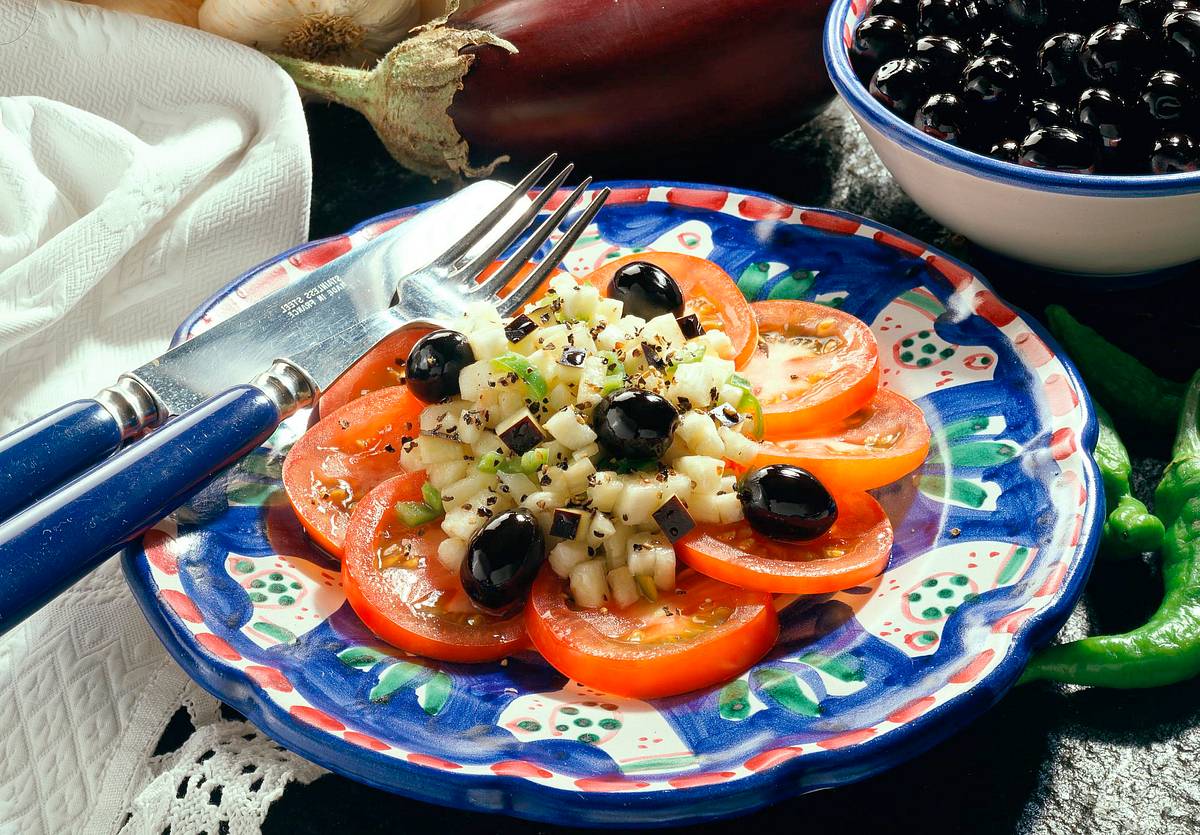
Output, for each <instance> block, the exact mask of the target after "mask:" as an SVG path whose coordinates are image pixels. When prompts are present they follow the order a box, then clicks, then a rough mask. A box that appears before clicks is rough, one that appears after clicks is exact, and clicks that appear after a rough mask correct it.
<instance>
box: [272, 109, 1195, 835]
mask: <svg viewBox="0 0 1200 835" xmlns="http://www.w3.org/2000/svg"><path fill="white" fill-rule="evenodd" d="M308 111H309V125H310V130H311V133H312V151H313V168H314V172H313V173H314V183H313V211H312V227H311V237H313V238H320V237H324V236H327V235H333V234H337V233H339V232H342V231H344V230H345V229H347V228H349V227H350V226H353V225H354V224H356V223H358V222H359V221H361V220H364V219H366V218H368V217H371V216H373V215H376V214H380V213H382V212H386V211H390V210H392V209H395V208H399V207H401V206H407V205H411V204H413V203H419V202H423V201H426V200H430V199H434V198H437V197H440V196H444V195H445V194H448V193H449V192H450V191H452V190H453V189H454V187H455V186H454V184H452V183H448V182H446V183H441V184H431V183H429V182H428V181H427V180H424V179H422V178H418V177H414V176H413V175H411V174H408V173H406V172H404V171H403V170H401V169H400V168H399V167H398V166H397V165H396V164H395V163H394V162H393V161H392V160H391V159H390V158H389V157H388V156H387V154H386V153H385V152H384V151H383V150H382V148H381V146H380V145H379V143H378V142H377V140H376V139H375V137H374V135H373V134H372V133H371V131H370V129H369V128H368V127H367V125H366V123H365V122H364V121H363V120H362V119H361V117H359V116H358V115H357V114H354V113H351V112H350V111H346V110H342V109H340V108H334V107H327V106H323V105H316V106H310V107H309V108H308ZM587 171H588V173H591V174H594V175H597V177H598V178H600V177H604V178H609V179H635V178H647V179H650V178H656V179H678V180H687V181H694V182H708V183H719V184H722V185H728V186H740V187H743V188H751V189H757V190H760V191H765V192H769V193H772V194H775V195H778V196H779V197H782V198H785V199H787V200H790V201H793V202H796V203H799V204H803V205H811V206H828V207H832V208H837V209H844V210H847V211H851V212H857V213H859V214H863V215H866V216H868V217H871V218H874V219H876V220H879V221H882V222H883V223H886V224H889V225H891V226H894V227H896V228H898V229H901V230H903V231H905V232H907V233H909V234H911V235H913V236H915V237H917V238H920V239H922V240H924V241H926V242H928V243H930V244H933V245H935V246H938V247H941V248H942V249H945V250H948V251H950V252H952V253H953V254H955V255H958V256H960V257H962V258H964V259H965V260H967V261H969V262H970V263H972V264H974V265H975V266H977V267H979V268H980V269H981V271H982V272H983V273H984V274H985V275H986V276H987V277H988V278H989V279H990V280H991V282H992V283H993V284H994V285H995V287H996V289H997V291H998V292H999V294H1000V295H1001V296H1003V297H1004V298H1005V299H1007V300H1008V301H1010V302H1012V303H1014V304H1016V305H1018V306H1020V307H1022V308H1023V309H1025V310H1026V311H1028V312H1030V313H1032V314H1034V315H1038V316H1040V315H1041V311H1042V310H1043V309H1044V308H1045V306H1046V305H1047V304H1050V303H1053V302H1057V303H1062V304H1065V305H1066V306H1067V307H1068V308H1069V309H1070V310H1071V311H1072V312H1074V313H1075V314H1076V315H1077V316H1078V317H1079V318H1080V319H1082V320H1083V321H1085V322H1087V323H1088V324H1091V325H1093V326H1094V327H1096V328H1098V329H1099V330H1100V331H1101V332H1102V333H1104V334H1105V335H1106V336H1107V337H1108V338H1109V339H1111V340H1112V341H1114V342H1116V343H1118V344H1119V345H1121V346H1122V347H1124V348H1125V349H1126V350H1129V351H1130V352H1132V353H1134V354H1135V355H1137V356H1138V357H1140V358H1141V359H1142V360H1143V361H1145V362H1146V363H1147V364H1148V365H1150V366H1151V367H1152V368H1154V369H1155V370H1157V371H1159V372H1160V373H1162V374H1164V375H1166V376H1170V377H1173V378H1175V379H1179V380H1186V379H1187V378H1188V377H1189V376H1190V375H1191V373H1192V372H1194V371H1195V370H1196V369H1197V368H1198V367H1200V269H1190V270H1184V271H1181V272H1180V273H1179V274H1178V275H1176V276H1175V277H1173V278H1171V279H1170V280H1168V281H1166V282H1163V283H1160V284H1157V285H1155V286H1153V287H1150V288H1143V289H1131V290H1123V291H1108V292H1098V291H1096V290H1094V289H1092V287H1091V286H1090V285H1089V281H1088V280H1087V279H1069V280H1063V279H1053V278H1052V277H1048V276H1045V275H1040V274H1038V273H1036V272H1033V271H1031V270H1027V269H1023V268H1013V267H1011V266H1002V265H999V264H996V263H993V262H991V261H990V260H989V259H988V258H987V257H986V255H984V254H983V253H980V252H977V251H975V250H974V249H972V248H971V247H970V246H969V245H967V244H966V243H965V242H964V241H963V240H962V239H961V238H957V237H956V236H954V235H952V234H951V233H950V232H948V231H947V230H945V229H944V228H942V227H940V226H939V225H938V224H937V223H936V222H935V221H933V220H932V219H931V218H929V217H928V216H926V215H925V214H924V213H922V212H921V210H920V209H918V208H917V207H916V206H915V205H914V204H913V203H912V202H911V201H910V200H909V199H908V198H907V197H905V195H904V194H903V192H901V191H900V189H899V187H898V186H897V185H896V184H895V183H894V182H893V181H892V180H891V178H890V177H889V176H888V173H887V171H886V170H885V169H884V168H883V166H882V165H881V164H880V163H879V161H878V160H877V159H876V158H875V155H874V153H873V152H872V151H871V149H870V146H869V145H868V144H867V142H866V140H865V139H864V138H863V136H862V134H861V133H860V132H859V130H858V128H857V126H856V125H855V124H854V123H853V121H852V119H851V118H850V116H849V114H848V112H847V111H846V110H845V108H844V107H842V106H841V105H840V104H838V103H835V104H834V105H833V106H831V107H830V108H829V110H827V111H826V112H825V113H824V114H822V115H821V116H819V117H817V119H815V120H814V121H813V122H811V123H810V124H809V125H808V126H806V127H804V128H802V129H800V130H798V131H796V132H795V133H793V134H791V135H789V136H787V137H785V138H784V139H782V140H780V141H777V142H775V143H773V144H771V145H769V146H768V145H766V144H759V145H753V146H750V147H742V148H740V149H738V150H724V151H705V152H688V151H687V149H679V148H672V149H664V153H663V154H662V155H661V157H660V158H657V159H648V160H645V161H641V162H635V163H629V162H625V163H620V162H602V163H598V164H589V165H588V167H587ZM503 173H504V172H501V174H503ZM1126 434H1127V435H1129V437H1127V438H1126V440H1127V442H1129V444H1130V446H1131V447H1133V448H1135V451H1136V453H1137V454H1135V464H1136V470H1137V471H1136V474H1135V489H1136V490H1137V492H1138V493H1139V495H1140V497H1141V498H1142V499H1144V500H1147V501H1148V500H1149V498H1150V494H1151V493H1152V492H1153V488H1154V485H1155V484H1156V482H1157V478H1158V473H1159V471H1160V470H1161V467H1162V465H1163V463H1164V462H1163V460H1162V459H1163V458H1165V457H1166V454H1167V453H1166V450H1164V449H1155V448H1154V447H1153V446H1151V445H1149V444H1148V443H1147V442H1146V441H1145V439H1141V438H1138V437H1136V435H1135V433H1129V432H1127V433H1126ZM1159 595H1160V586H1159V580H1158V576H1157V569H1156V567H1155V564H1154V561H1153V560H1152V559H1151V558H1149V557H1146V558H1145V559H1143V560H1133V561H1131V562H1127V563H1120V564H1098V565H1097V567H1096V569H1095V570H1094V571H1093V575H1092V579H1091V581H1090V583H1089V586H1088V591H1087V594H1086V595H1085V597H1084V599H1083V601H1082V603H1081V604H1080V606H1079V607H1078V609H1077V611H1076V612H1075V613H1074V614H1073V615H1072V617H1071V620H1070V622H1069V623H1068V625H1067V626H1066V628H1065V629H1064V630H1063V637H1064V638H1074V637H1079V636H1082V635H1083V634H1085V633H1086V632H1088V631H1093V632H1098V631H1106V632H1108V631H1114V630H1117V631H1119V630H1124V629H1128V628H1131V627H1133V626H1137V625H1139V624H1141V623H1142V622H1143V621H1144V619H1145V618H1146V616H1147V615H1148V614H1149V612H1151V611H1152V610H1153V608H1154V607H1155V606H1156V604H1157V602H1158V598H1159ZM1198 762H1200V682H1197V681H1194V682H1190V683H1187V684H1181V685H1177V686H1174V687H1168V688H1161V689H1157V690H1141V691H1139V690H1131V691H1102V690H1081V689H1063V688H1057V687H1054V686H1052V685H1046V684H1037V685H1031V686H1027V687H1020V688H1018V689H1016V690H1014V691H1013V692H1011V693H1009V694H1008V695H1007V696H1005V697H1004V699H1003V700H1002V701H1001V702H1000V703H999V704H998V705H997V706H996V707H995V708H994V709H993V710H991V711H990V712H988V713H987V714H986V715H984V716H983V717H981V718H980V719H978V720H977V721H976V722H974V723H973V724H972V725H970V726H969V727H968V728H966V729H965V730H963V731H961V732H959V733H957V734H956V735H954V736H953V737H952V738H951V739H950V740H948V741H947V742H944V743H942V744H941V745H939V746H937V747H935V748H934V749H933V750H931V751H929V752H928V753H926V754H924V755H922V756H920V757H918V758H917V759H915V760H912V761H910V762H908V763H906V764H904V765H902V766H900V767H898V768H895V769H893V770H891V771H889V772H887V773H885V774H882V775H879V776H877V777H874V778H872V779H869V780H866V781H864V782H862V783H858V784H855V785H852V786H846V787H843V788H840V789H835V790H831V791H825V792H819V793H817V794H812V795H808V796H805V797H800V798H793V799H787V800H781V801H780V802H779V803H778V804H776V805H774V806H772V807H770V808H768V809H765V810H763V811H760V812H758V813H756V814H754V815H751V816H748V817H746V818H743V819H741V820H738V821H736V822H716V823H713V824H710V825H707V826H703V827H691V828H690V829H689V831H691V832H712V833H718V832H720V833H725V832H728V831H729V830H730V828H731V827H736V828H738V829H741V830H746V831H758V832H776V831H785V830H786V831H794V830H799V831H804V830H807V831H810V832H829V833H839V832H843V831H847V830H848V831H850V832H859V831H877V832H879V831H883V832H890V831H894V830H898V829H901V828H903V829H911V830H912V831H915V832H919V833H921V835H939V833H1013V832H1017V833H1083V832H1088V833H1093V832H1094V833H1176V832H1179V833H1185V832H1200V774H1198V769H1197V764H1198ZM564 823H569V821H564ZM447 827H453V831H454V832H455V833H456V835H457V833H533V832H557V831H562V832H566V831H578V830H566V829H560V828H557V827H552V826H546V825H544V824H536V823H529V822H525V821H520V820H514V819H510V818H503V817H497V816H492V815H483V814H473V813H467V812H460V811H456V810H452V809H448V808H443V807H439V806H431V805H427V804H423V803H417V802H414V801H411V800H407V799H404V798H402V797H398V796H394V795H391V794H387V793H385V792H382V791H379V790H376V789H371V788H367V787H366V786H362V785H359V784H357V783H354V782H352V781H350V780H347V779H345V778H342V777H339V776H336V775H332V774H331V775H328V776H325V777H322V778H320V779H319V780H317V781H316V782H314V783H312V784H311V785H309V786H298V785H292V786H291V787H289V788H288V789H287V790H286V791H285V793H284V795H283V797H282V798H281V799H280V800H279V801H278V802H277V803H276V804H275V805H274V806H273V807H272V810H271V813H270V815H269V816H268V818H267V821H266V824H265V826H264V831H266V832H269V833H288V835H301V833H318V832H331V831H336V830H340V831H344V832H348V833H351V832H352V833H374V832H381V833H382V832H388V833H392V832H396V831H400V832H406V833H408V832H426V831H434V830H445V829H446V828H447Z"/></svg>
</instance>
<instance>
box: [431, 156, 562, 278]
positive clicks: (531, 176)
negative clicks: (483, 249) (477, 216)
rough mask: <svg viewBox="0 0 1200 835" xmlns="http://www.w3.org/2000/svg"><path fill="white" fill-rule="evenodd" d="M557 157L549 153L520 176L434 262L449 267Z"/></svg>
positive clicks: (508, 210)
mask: <svg viewBox="0 0 1200 835" xmlns="http://www.w3.org/2000/svg"><path fill="white" fill-rule="evenodd" d="M557 159H558V154H551V155H550V156H548V157H546V158H545V159H544V160H542V161H541V162H539V163H538V164H537V166H536V167H535V168H534V169H533V170H532V171H530V172H529V173H528V174H526V175H525V176H524V177H523V178H521V182H519V183H517V184H516V185H515V186H513V187H512V191H510V192H509V193H508V194H507V195H505V197H504V199H503V200H501V201H500V202H499V203H497V204H496V207H495V208H494V209H492V210H491V211H490V212H488V213H487V216H486V217H485V218H484V219H483V220H481V221H479V223H477V224H476V225H475V227H474V228H473V229H472V230H471V231H470V232H468V233H467V234H466V235H464V236H463V238H462V239H461V240H460V241H458V242H457V243H454V244H452V245H451V246H450V248H449V249H447V250H446V251H445V252H443V253H442V254H441V255H439V256H438V257H437V260H436V261H435V262H434V264H436V265H440V266H445V267H449V266H450V265H451V264H453V263H454V262H455V261H457V260H458V259H459V258H461V257H462V256H463V255H465V254H466V252H467V250H469V249H470V248H471V247H473V246H475V244H477V243H479V241H480V240H482V239H483V237H484V236H485V235H487V233H488V232H490V231H492V229H494V228H495V226H496V224H497V223H499V222H500V221H501V220H503V219H504V216H505V215H507V214H508V213H509V212H510V211H511V210H512V207H513V206H515V205H517V202H518V201H519V200H520V199H521V198H522V197H524V196H525V195H526V194H528V193H529V189H531V188H533V186H534V184H535V183H537V181H538V180H540V179H542V177H543V176H545V174H546V172H547V171H549V170H550V166H552V165H554V161H555V160H557Z"/></svg>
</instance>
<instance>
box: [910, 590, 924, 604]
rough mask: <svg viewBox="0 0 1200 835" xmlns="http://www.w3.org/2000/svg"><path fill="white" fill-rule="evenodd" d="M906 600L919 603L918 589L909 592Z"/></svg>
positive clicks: (919, 594)
mask: <svg viewBox="0 0 1200 835" xmlns="http://www.w3.org/2000/svg"><path fill="white" fill-rule="evenodd" d="M908 602H909V603H920V602H921V593H920V592H919V591H914V592H909V595H908Z"/></svg>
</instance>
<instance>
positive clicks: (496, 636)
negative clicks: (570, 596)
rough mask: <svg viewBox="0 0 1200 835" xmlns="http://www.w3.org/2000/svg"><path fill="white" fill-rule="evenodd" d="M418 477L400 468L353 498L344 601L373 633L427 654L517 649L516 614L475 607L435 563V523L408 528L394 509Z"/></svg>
mask: <svg viewBox="0 0 1200 835" xmlns="http://www.w3.org/2000/svg"><path fill="white" fill-rule="evenodd" d="M424 483H425V473H424V472H415V473H405V474H404V475H399V476H396V477H394V478H390V479H388V480H387V481H385V482H383V483H382V484H380V485H379V486H377V487H376V488H375V489H374V490H372V491H371V492H370V493H368V494H367V496H366V497H365V498H364V499H363V500H362V501H361V502H359V503H358V507H356V508H355V509H354V515H353V517H351V520H350V529H349V531H347V533H346V557H345V559H343V560H342V586H343V587H344V588H345V590H346V600H348V601H349V602H350V606H351V608H353V609H354V612H355V614H357V615H358V617H359V619H360V620H361V621H362V622H363V624H364V625H366V627H367V628H368V629H370V630H371V631H372V632H374V633H375V634H376V635H378V636H379V637H380V638H382V639H383V640H385V641H387V642H388V643H389V644H391V645H392V646H395V647H399V648H400V649H403V650H406V651H408V652H413V653H416V654H418V655H423V656H425V657H426V658H435V659H437V660H439V661H454V662H460V663H461V662H473V661H495V660H497V659H500V658H504V657H505V656H508V655H511V654H512V653H514V652H517V651H518V650H521V649H523V648H524V647H525V645H526V642H525V622H524V618H523V616H522V613H521V612H517V613H516V614H514V615H509V616H508V617H503V618H502V617H497V616H496V615H492V614H489V613H487V612H484V611H483V610H481V609H479V608H477V607H476V606H475V604H474V603H473V602H472V601H471V598H469V597H468V596H467V593H466V592H465V591H463V587H462V583H460V582H459V579H458V572H456V571H450V570H449V569H447V568H446V567H445V566H444V565H442V563H441V562H439V561H438V558H437V549H438V545H439V544H440V543H441V541H442V540H443V539H444V538H445V534H443V533H442V530H441V528H439V527H438V526H437V525H435V524H431V525H428V526H425V527H421V528H415V529H414V528H409V527H406V526H405V525H404V524H403V523H402V522H401V521H400V518H399V517H398V516H397V515H396V513H395V510H394V508H395V507H396V503H397V502H405V501H417V502H419V501H421V485H423V484H424Z"/></svg>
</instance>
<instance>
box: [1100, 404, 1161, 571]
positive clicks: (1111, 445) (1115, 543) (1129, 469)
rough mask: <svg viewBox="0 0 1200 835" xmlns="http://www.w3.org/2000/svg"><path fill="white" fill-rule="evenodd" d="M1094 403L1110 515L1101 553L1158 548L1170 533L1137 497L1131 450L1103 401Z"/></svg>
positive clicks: (1114, 554) (1124, 554)
mask: <svg viewBox="0 0 1200 835" xmlns="http://www.w3.org/2000/svg"><path fill="white" fill-rule="evenodd" d="M1094 405H1095V407H1096V418H1097V420H1098V421H1099V423H1100V433H1099V435H1098V436H1097V438H1096V451H1095V455H1094V457H1095V459H1096V464H1097V465H1098V466H1099V467H1100V475H1101V476H1102V477H1103V478H1104V505H1105V512H1106V513H1107V514H1108V516H1107V519H1106V520H1105V522H1104V533H1103V536H1102V537H1101V540H1100V555H1101V556H1103V557H1107V558H1111V559H1120V558H1122V557H1130V556H1133V555H1135V554H1141V553H1144V552H1146V551H1157V550H1158V549H1159V548H1161V547H1162V541H1163V536H1164V535H1165V534H1166V530H1165V528H1164V527H1163V523H1162V522H1161V521H1159V519H1158V517H1157V516H1155V515H1154V514H1152V513H1151V512H1150V511H1149V510H1147V509H1146V506H1145V505H1144V504H1142V503H1141V502H1140V501H1138V500H1137V499H1136V498H1134V496H1133V493H1132V491H1131V489H1130V486H1129V477H1130V475H1131V474H1132V473H1133V463H1132V462H1131V461H1130V460H1129V453H1128V452H1127V451H1126V449H1125V444H1123V443H1121V437H1120V436H1119V435H1118V434H1117V429H1116V427H1115V426H1113V422H1112V418H1111V417H1110V416H1109V414H1108V412H1106V411H1105V410H1104V407H1103V406H1101V405H1100V404H1099V403H1094Z"/></svg>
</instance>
